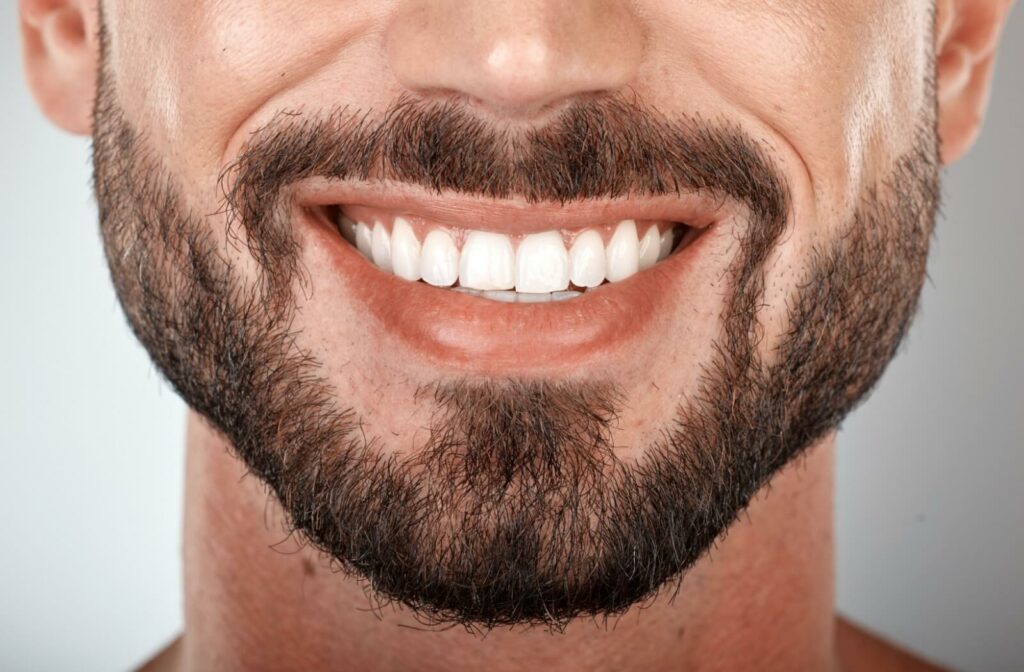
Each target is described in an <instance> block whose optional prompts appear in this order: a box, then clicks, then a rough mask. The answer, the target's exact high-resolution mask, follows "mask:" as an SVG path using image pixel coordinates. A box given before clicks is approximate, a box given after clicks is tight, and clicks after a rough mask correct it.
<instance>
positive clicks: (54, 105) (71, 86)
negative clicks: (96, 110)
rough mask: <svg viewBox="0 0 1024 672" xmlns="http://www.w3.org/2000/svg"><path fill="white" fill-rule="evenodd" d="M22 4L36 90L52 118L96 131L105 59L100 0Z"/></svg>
mask: <svg viewBox="0 0 1024 672" xmlns="http://www.w3.org/2000/svg"><path fill="white" fill-rule="evenodd" d="M18 7H19V10H20V14H21V38H22V56H23V58H24V66H25V77H26V79H27V80H28V86H29V89H31V91H32V95H33V96H35V99H36V102H37V103H38V104H39V107H40V109H42V111H43V114H45V115H46V116H47V118H49V119H50V121H52V122H53V123H55V124H56V125H58V126H60V127H61V128H63V129H64V130H66V131H69V132H71V133H81V134H85V135H88V134H90V133H91V131H92V104H93V98H94V96H95V93H96V65H97V62H98V60H99V37H98V33H97V28H98V22H99V8H98V5H97V0H19V4H18Z"/></svg>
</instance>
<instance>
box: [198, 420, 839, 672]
mask: <svg viewBox="0 0 1024 672" xmlns="http://www.w3.org/2000/svg"><path fill="white" fill-rule="evenodd" d="M228 448H229V446H228V444H227V443H226V442H225V441H224V439H223V438H221V437H219V436H218V435H217V434H216V433H214V432H212V431H211V430H210V429H209V428H208V427H207V425H206V424H205V423H204V422H202V421H201V420H200V419H198V417H197V416H196V415H195V414H194V413H191V414H190V417H189V430H188V448H187V477H186V492H185V525H184V566H185V636H184V640H183V644H184V657H185V662H186V668H185V669H189V670H206V669H219V670H230V669H238V670H263V669H267V670H272V669H303V670H309V671H311V672H312V671H315V670H326V669H355V670H364V671H365V672H375V671H377V670H409V669H416V670H446V671H450V672H458V671H460V670H478V669H488V670H493V671H495V672H503V671H504V670H522V669H544V670H617V671H622V672H626V671H628V670H633V669H643V670H670V669H671V670H679V669H696V670H704V669H720V670H747V669H750V670H754V669H756V670H794V669H804V670H809V669H813V670H828V669H834V668H835V667H836V665H835V663H834V659H835V656H834V632H833V631H834V615H833V609H834V605H833V541H832V487H833V473H832V471H833V459H834V435H831V436H829V437H828V438H827V439H826V440H825V441H823V442H821V443H820V444H818V445H817V446H815V447H814V448H812V449H811V450H810V451H809V452H808V454H807V456H806V458H804V459H801V460H798V461H797V462H796V463H794V464H792V465H790V466H788V467H787V468H786V469H784V470H783V471H782V472H780V473H779V474H777V475H776V477H775V478H774V479H773V480H772V482H771V487H770V489H766V490H765V491H762V493H760V494H759V495H758V496H757V497H756V498H755V500H754V501H753V502H752V503H751V505H750V507H749V509H748V510H747V513H746V514H745V515H743V516H741V519H740V520H739V521H737V522H736V523H735V524H734V525H733V526H732V528H730V530H729V532H728V534H727V535H726V537H725V538H724V539H722V540H720V541H719V543H718V545H717V546H716V547H715V548H714V549H712V551H711V552H709V553H708V554H707V555H705V556H704V557H703V558H702V559H701V560H700V561H699V562H698V563H697V564H696V565H695V566H694V567H693V568H692V569H691V570H690V571H689V573H688V574H687V575H686V577H685V579H684V580H683V582H682V584H681V587H680V589H679V591H678V592H675V591H674V590H671V589H668V590H665V591H664V594H662V595H659V596H658V597H657V598H656V599H654V600H652V601H651V602H649V603H647V604H645V605H643V607H634V608H633V609H631V610H630V611H628V612H627V613H626V614H625V615H623V616H621V617H619V618H617V619H610V620H609V621H608V622H607V623H603V622H595V621H594V620H592V619H589V620H588V619H580V620H579V621H576V622H574V623H572V624H570V625H569V627H568V628H567V629H566V630H565V632H564V633H562V634H558V635H551V634H550V633H548V632H547V631H546V630H543V629H532V630H528V629H522V628H518V629H512V630H495V631H492V632H491V633H489V634H487V635H486V636H482V635H479V634H472V633H468V632H466V631H465V630H462V629H458V628H450V629H439V628H434V629H429V630H430V631H426V630H428V629H426V628H424V627H423V626H421V625H420V624H419V623H417V621H416V620H415V619H414V618H412V617H411V616H410V615H409V613H408V612H407V611H405V610H404V609H401V608H399V607H397V606H395V607H391V606H388V607H383V608H381V609H375V608H373V604H374V603H373V602H371V601H370V600H368V598H367V596H366V593H365V590H364V588H363V586H362V585H360V583H359V582H358V581H356V580H355V579H352V578H350V577H347V576H345V575H344V574H342V573H340V572H338V571H336V570H334V569H332V568H331V566H330V564H329V563H328V562H327V561H326V560H324V559H322V558H320V557H319V555H318V554H317V553H316V552H315V551H314V550H313V549H311V548H309V547H308V545H303V544H302V543H301V542H300V541H299V540H297V539H296V538H295V537H294V536H290V537H289V536H287V535H286V534H285V532H283V530H284V527H283V526H284V516H283V513H282V511H281V509H280V507H279V506H278V504H277V502H276V500H274V499H273V498H272V497H268V495H267V493H266V490H265V489H264V488H263V486H262V484H261V483H260V482H259V481H258V480H257V479H256V478H255V477H254V476H252V475H248V476H246V475H245V474H246V470H245V468H244V466H243V465H242V464H241V463H240V462H239V461H238V460H237V459H236V458H234V457H233V456H232V455H231V454H230V453H229V451H228ZM673 593H674V596H673ZM403 626H404V627H403Z"/></svg>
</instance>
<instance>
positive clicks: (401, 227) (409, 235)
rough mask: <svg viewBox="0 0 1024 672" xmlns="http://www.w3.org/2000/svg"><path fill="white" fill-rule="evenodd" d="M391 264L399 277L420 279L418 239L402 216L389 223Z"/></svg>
mask: <svg viewBox="0 0 1024 672" xmlns="http://www.w3.org/2000/svg"><path fill="white" fill-rule="evenodd" d="M391 266H392V267H393V268H394V269H395V275H397V276H398V277H400V278H404V279H406V280H419V279H420V241H419V239H418V238H416V234H415V233H414V232H413V230H412V227H411V226H409V222H407V221H405V219H404V218H402V217H395V222H394V224H392V225H391Z"/></svg>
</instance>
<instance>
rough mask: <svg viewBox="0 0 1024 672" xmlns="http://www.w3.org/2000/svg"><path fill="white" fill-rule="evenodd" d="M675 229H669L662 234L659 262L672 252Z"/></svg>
mask: <svg viewBox="0 0 1024 672" xmlns="http://www.w3.org/2000/svg"><path fill="white" fill-rule="evenodd" d="M673 231H674V229H669V230H668V231H664V232H662V234H661V237H660V238H659V239H658V261H661V260H662V259H665V258H666V257H668V255H669V254H670V253H671V252H672V238H673Z"/></svg>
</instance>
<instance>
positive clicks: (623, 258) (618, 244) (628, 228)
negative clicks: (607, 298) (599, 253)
mask: <svg viewBox="0 0 1024 672" xmlns="http://www.w3.org/2000/svg"><path fill="white" fill-rule="evenodd" d="M605 264H606V268H605V275H606V277H607V278H608V282H617V281H619V280H625V279H626V278H628V277H629V276H631V275H633V274H634V273H636V272H637V270H639V268H640V241H639V240H637V237H636V222H634V221H633V220H632V219H624V220H622V221H621V222H619V225H618V226H617V227H615V233H613V234H612V239H611V240H610V241H608V248H607V249H606V250H605Z"/></svg>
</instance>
